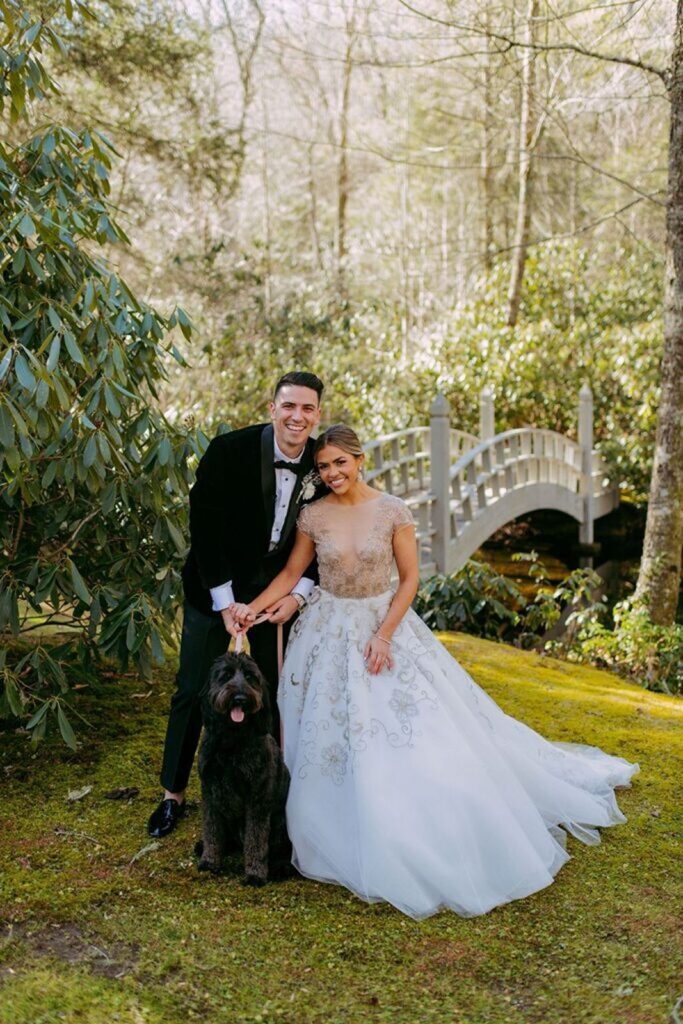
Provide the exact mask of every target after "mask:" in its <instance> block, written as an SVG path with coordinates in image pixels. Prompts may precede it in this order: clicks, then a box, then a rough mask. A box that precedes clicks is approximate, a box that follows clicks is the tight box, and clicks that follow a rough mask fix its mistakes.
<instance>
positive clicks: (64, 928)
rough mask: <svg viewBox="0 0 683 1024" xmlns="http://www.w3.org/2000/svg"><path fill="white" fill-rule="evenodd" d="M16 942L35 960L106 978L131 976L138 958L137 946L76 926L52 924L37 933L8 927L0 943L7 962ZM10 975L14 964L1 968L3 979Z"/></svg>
mask: <svg viewBox="0 0 683 1024" xmlns="http://www.w3.org/2000/svg"><path fill="white" fill-rule="evenodd" d="M16 941H19V942H21V943H22V944H23V945H24V946H28V948H29V950H30V952H31V954H33V955H35V956H38V957H41V956H42V957H51V958H53V959H56V960H61V961H62V962H63V963H66V964H75V965H78V966H84V967H87V968H88V970H90V971H91V972H92V973H93V974H96V975H99V976H101V977H105V978H123V977H124V976H125V975H126V974H130V973H131V972H132V971H133V970H134V969H135V966H136V964H137V961H138V955H139V950H138V948H137V947H136V946H127V945H125V944H124V943H122V942H113V943H112V942H104V941H103V940H102V939H100V938H98V936H92V935H86V934H85V933H84V932H83V931H82V929H81V928H79V927H78V925H75V924H52V925H48V926H47V927H44V928H38V929H35V930H34V929H32V928H31V927H29V926H28V925H24V924H14V925H9V927H7V928H5V929H4V930H3V932H2V938H1V941H0V945H1V946H2V948H3V949H4V951H5V955H6V958H7V959H11V946H12V943H13V942H16ZM11 973H14V969H13V968H12V966H11V964H6V965H5V966H4V967H2V968H0V976H7V975H8V974H11Z"/></svg>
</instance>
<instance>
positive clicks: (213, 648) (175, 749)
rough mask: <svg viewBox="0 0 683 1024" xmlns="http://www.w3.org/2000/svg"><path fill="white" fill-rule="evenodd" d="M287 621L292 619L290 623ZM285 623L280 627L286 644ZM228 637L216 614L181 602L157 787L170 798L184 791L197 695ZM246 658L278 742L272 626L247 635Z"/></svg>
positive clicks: (197, 717) (197, 725) (195, 738)
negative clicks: (263, 686)
mask: <svg viewBox="0 0 683 1024" xmlns="http://www.w3.org/2000/svg"><path fill="white" fill-rule="evenodd" d="M292 621H293V620H292ZM290 625H291V622H288V623H286V624H285V626H284V642H285V643H287V637H288V635H289V628H290ZM229 640H230V636H229V634H228V633H227V632H226V629H225V626H224V625H223V619H222V618H221V617H220V615H205V614H204V613H203V612H200V611H197V609H196V608H193V607H192V605H190V604H188V603H187V602H186V603H185V607H184V610H183V632H182V635H181V640H180V666H179V669H178V675H177V676H176V691H175V693H174V694H173V697H172V698H171V710H170V713H169V716H168V726H167V729H166V741H165V743H164V757H163V763H162V768H161V785H162V786H163V787H164V789H167V790H168V791H169V792H170V793H181V792H182V791H183V790H184V789H185V787H186V786H187V781H188V779H189V777H190V771H191V770H192V762H193V761H194V755H195V752H196V750H197V745H198V743H199V734H200V733H201V731H202V711H201V693H202V690H203V689H204V685H205V683H206V681H207V679H208V676H209V671H210V669H211V665H212V664H213V662H214V661H215V660H216V658H218V657H219V656H220V655H221V654H225V652H226V650H227V649H228V641H229ZM249 647H250V651H251V656H252V658H253V659H254V661H255V662H256V664H257V665H258V667H259V668H260V669H261V671H262V672H263V675H264V676H265V678H266V681H267V683H268V690H269V693H270V706H271V713H272V716H273V735H274V736H275V738H276V739H277V740H278V743H279V740H280V716H279V714H278V709H277V684H278V671H277V626H274V625H273V624H272V623H271V622H264V623H262V625H260V626H254V627H253V629H250V630H249Z"/></svg>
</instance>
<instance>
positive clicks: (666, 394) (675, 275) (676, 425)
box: [636, 0, 683, 626]
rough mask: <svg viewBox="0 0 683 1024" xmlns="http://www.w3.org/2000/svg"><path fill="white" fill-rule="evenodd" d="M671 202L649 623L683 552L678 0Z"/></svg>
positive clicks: (669, 617)
mask: <svg viewBox="0 0 683 1024" xmlns="http://www.w3.org/2000/svg"><path fill="white" fill-rule="evenodd" d="M669 96H670V99H671V128H670V135H669V196H668V203H667V212H666V281H665V299H664V303H665V305H664V354H663V356H662V368H661V388H662V391H661V399H660V402H659V409H658V413H657V435H656V441H655V454H654V463H653V466H652V480H651V483H650V497H649V501H648V507H647V524H646V527H645V540H644V543H643V557H642V560H641V563H640V573H639V576H638V585H637V587H636V597H637V598H640V599H642V600H644V601H645V602H647V604H648V606H649V609H650V616H651V618H652V620H653V622H656V623H658V624H659V625H663V626H664V625H670V624H671V623H673V621H674V619H675V616H676V608H677V605H678V595H679V589H680V583H681V548H682V546H683V0H678V9H677V16H676V28H675V32H674V48H673V58H672V62H671V76H670V79H669Z"/></svg>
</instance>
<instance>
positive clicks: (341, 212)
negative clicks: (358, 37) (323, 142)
mask: <svg viewBox="0 0 683 1024" xmlns="http://www.w3.org/2000/svg"><path fill="white" fill-rule="evenodd" d="M353 44H354V35H353V26H349V25H348V24H347V41H346V53H345V57H344V72H343V74H344V78H343V81H342V94H341V104H340V112H339V164H338V167H337V277H338V282H339V292H340V294H341V295H342V296H345V295H346V273H345V263H346V208H347V204H348V201H349V162H348V161H349V155H348V140H349V104H350V101H351V73H352V71H353Z"/></svg>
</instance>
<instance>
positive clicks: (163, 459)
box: [157, 437, 173, 466]
mask: <svg viewBox="0 0 683 1024" xmlns="http://www.w3.org/2000/svg"><path fill="white" fill-rule="evenodd" d="M172 455H173V449H172V448H171V442H170V441H169V439H168V438H167V437H165V438H163V440H162V441H161V443H160V445H159V447H158V449H157V458H158V460H159V465H160V466H165V465H167V463H168V461H169V459H170V458H171V456H172Z"/></svg>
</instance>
